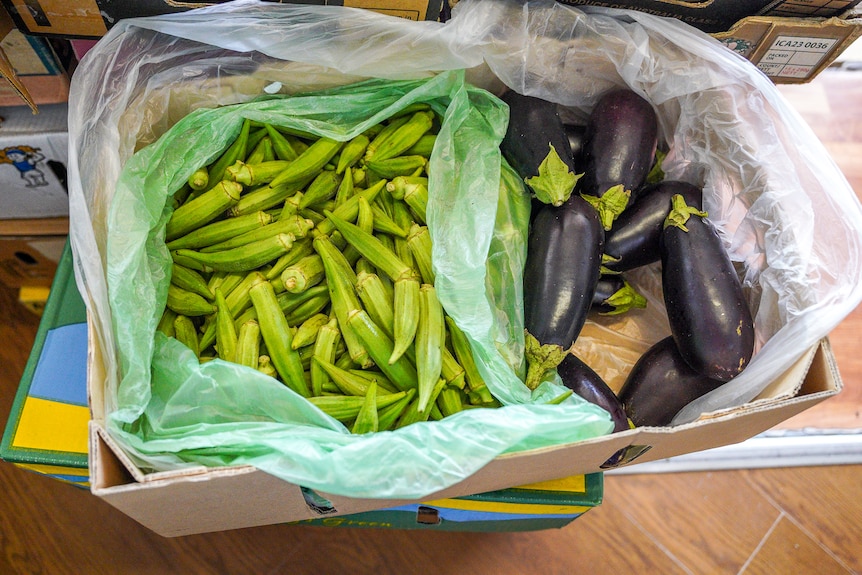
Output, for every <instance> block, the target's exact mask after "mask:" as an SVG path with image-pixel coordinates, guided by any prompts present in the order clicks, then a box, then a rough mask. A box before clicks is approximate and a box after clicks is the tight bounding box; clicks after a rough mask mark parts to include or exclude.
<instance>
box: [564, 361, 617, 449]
mask: <svg viewBox="0 0 862 575" xmlns="http://www.w3.org/2000/svg"><path fill="white" fill-rule="evenodd" d="M557 373H558V374H559V375H560V379H561V380H562V382H563V385H565V386H566V387H567V388H569V389H571V390H572V391H573V392H574V393H575V395H577V396H579V397H581V398H583V399H585V400H587V401H588V402H590V403H592V404H594V405H598V406H599V407H601V408H602V409H604V410H605V411H607V412H608V413H610V414H611V421H613V423H614V430H613V433H616V432H618V431H626V430H627V429H631V427H630V426H629V419H628V416H627V415H626V410H625V408H624V407H623V404H622V402H621V401H620V400H619V398H617V396H616V394H615V393H614V392H613V390H612V389H611V388H610V387H608V384H607V383H605V380H603V379H602V378H601V376H600V375H599V374H597V373H596V372H595V371H593V369H592V368H591V367H590V366H589V365H587V364H586V363H584V362H583V361H582V360H581V359H580V358H579V357H577V356H575V355H574V354H571V353H570V354H568V355H567V356H566V357H565V359H563V361H562V362H560V365H558V366H557Z"/></svg>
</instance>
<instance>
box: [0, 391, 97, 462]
mask: <svg viewBox="0 0 862 575" xmlns="http://www.w3.org/2000/svg"><path fill="white" fill-rule="evenodd" d="M89 420H90V410H89V409H88V408H87V407H83V406H80V405H69V404H68V403H60V402H57V401H48V400H45V399H39V398H38V397H28V398H27V399H25V400H24V408H23V409H22V410H21V418H20V419H19V421H18V427H17V429H16V430H15V436H14V437H13V438H12V447H17V448H19V449H43V450H47V451H59V452H63V453H83V454H86V453H87V422H88V421H89Z"/></svg>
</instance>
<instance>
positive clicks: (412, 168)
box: [365, 156, 428, 180]
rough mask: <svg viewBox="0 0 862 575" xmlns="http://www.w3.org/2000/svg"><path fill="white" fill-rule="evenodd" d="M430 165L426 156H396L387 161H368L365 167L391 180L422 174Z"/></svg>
mask: <svg viewBox="0 0 862 575" xmlns="http://www.w3.org/2000/svg"><path fill="white" fill-rule="evenodd" d="M427 165H428V159H427V158H426V157H425V156H396V157H394V158H389V159H387V160H368V161H367V162H365V167H366V168H368V169H369V170H371V171H372V172H374V173H375V174H377V175H378V176H380V177H381V178H384V179H387V180H391V179H392V178H396V177H398V176H410V175H413V174H415V173H416V172H417V171H418V172H420V173H421V172H422V170H424V169H425V167H426V166H427Z"/></svg>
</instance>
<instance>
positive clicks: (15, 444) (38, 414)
mask: <svg viewBox="0 0 862 575" xmlns="http://www.w3.org/2000/svg"><path fill="white" fill-rule="evenodd" d="M70 257H71V252H70V250H69V246H68V243H66V244H65V247H64V251H63V260H68V259H69V258H70ZM86 320H87V312H86V308H85V307H84V302H83V300H82V299H81V296H80V294H79V293H78V290H77V288H76V287H75V281H74V278H73V277H72V268H71V266H70V265H62V266H60V267H59V269H58V271H57V275H56V277H55V279H54V282H53V284H52V286H51V290H50V296H49V297H48V301H47V303H46V304H45V308H44V311H43V315H42V320H41V321H40V323H39V329H38V331H37V332H36V339H35V342H34V344H33V349H32V351H31V352H30V356H29V358H28V360H27V364H26V365H25V367H24V374H23V376H22V377H21V383H20V385H19V387H18V393H17V394H16V395H15V401H14V403H13V404H12V411H11V413H10V414H9V419H8V420H7V422H6V430H5V432H4V434H3V441H2V443H0V457H2V459H4V460H6V461H9V462H10V463H14V464H15V465H17V466H19V467H22V468H24V469H28V470H30V471H34V472H36V473H41V474H45V475H50V476H51V477H54V478H56V479H59V480H61V481H65V482H68V483H72V484H74V485H77V486H80V487H86V486H88V485H89V473H88V469H87V422H88V420H89V418H90V412H89V409H88V407H87V389H86V380H87V376H86V369H87V360H86V357H87V323H86Z"/></svg>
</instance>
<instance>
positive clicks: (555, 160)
mask: <svg viewBox="0 0 862 575" xmlns="http://www.w3.org/2000/svg"><path fill="white" fill-rule="evenodd" d="M548 147H550V148H551V151H550V152H548V155H547V156H545V159H544V160H542V163H541V164H539V175H538V176H533V177H530V178H525V179H524V183H525V184H527V185H528V186H530V189H532V190H533V193H534V194H535V196H536V199H537V200H539V201H540V202H542V203H545V204H551V205H554V206H558V207H559V206H562V205H563V204H564V203H565V202H566V200H568V199H569V197H570V196H571V195H572V192H573V191H574V189H575V186H576V185H577V183H578V180H579V179H580V178H581V176H583V174H573V173H572V172H571V170H569V167H568V166H567V165H566V163H565V162H564V161H563V160H562V158H560V155H559V154H558V153H557V150H556V148H554V146H553V144H548Z"/></svg>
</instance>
